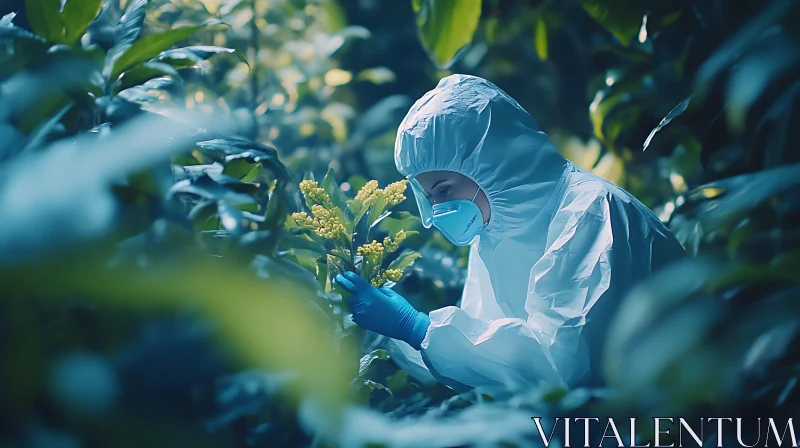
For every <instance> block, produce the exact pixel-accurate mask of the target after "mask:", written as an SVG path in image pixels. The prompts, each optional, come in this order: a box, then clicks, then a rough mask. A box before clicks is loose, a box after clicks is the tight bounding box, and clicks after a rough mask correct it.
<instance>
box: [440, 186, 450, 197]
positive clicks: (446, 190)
mask: <svg viewBox="0 0 800 448" xmlns="http://www.w3.org/2000/svg"><path fill="white" fill-rule="evenodd" d="M449 193H450V187H442V188H440V189H439V196H447V195H448V194H449Z"/></svg>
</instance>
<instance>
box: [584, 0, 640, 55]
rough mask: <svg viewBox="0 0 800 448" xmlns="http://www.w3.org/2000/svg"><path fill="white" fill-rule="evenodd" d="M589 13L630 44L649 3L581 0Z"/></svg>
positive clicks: (629, 0) (636, 0)
mask: <svg viewBox="0 0 800 448" xmlns="http://www.w3.org/2000/svg"><path fill="white" fill-rule="evenodd" d="M580 1H581V5H583V8H584V9H585V10H586V12H588V13H589V15H590V16H591V17H592V18H593V19H594V20H595V21H597V23H599V24H600V25H602V26H603V28H605V29H606V30H608V31H609V32H610V33H611V34H613V35H614V36H615V37H616V38H617V39H619V40H620V42H622V44H623V45H625V46H628V45H630V43H631V40H633V38H634V37H636V35H637V34H638V33H639V29H640V28H641V25H642V19H643V17H644V15H645V14H646V13H647V5H646V4H645V3H644V2H642V1H641V0H580Z"/></svg>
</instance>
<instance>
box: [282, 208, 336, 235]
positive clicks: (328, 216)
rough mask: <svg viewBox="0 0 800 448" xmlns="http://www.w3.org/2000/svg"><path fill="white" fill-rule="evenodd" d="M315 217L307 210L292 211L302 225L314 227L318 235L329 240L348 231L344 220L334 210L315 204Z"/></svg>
mask: <svg viewBox="0 0 800 448" xmlns="http://www.w3.org/2000/svg"><path fill="white" fill-rule="evenodd" d="M311 213H312V214H313V215H314V216H313V217H311V216H308V214H306V212H298V213H292V218H293V219H294V220H295V221H296V222H297V224H298V225H300V226H302V227H313V228H314V232H316V234H317V235H319V236H321V237H323V238H327V239H329V240H332V239H336V238H338V237H340V236H342V235H344V234H345V233H346V232H347V229H345V227H344V225H342V222H341V221H340V220H339V217H337V216H336V215H335V214H334V213H333V212H332V211H330V210H327V209H326V208H324V207H323V206H321V205H317V204H314V206H313V207H312V208H311Z"/></svg>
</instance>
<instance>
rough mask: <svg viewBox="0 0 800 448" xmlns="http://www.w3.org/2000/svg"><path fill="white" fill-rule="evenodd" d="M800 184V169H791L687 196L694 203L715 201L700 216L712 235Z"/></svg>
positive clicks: (722, 183)
mask: <svg viewBox="0 0 800 448" xmlns="http://www.w3.org/2000/svg"><path fill="white" fill-rule="evenodd" d="M799 184H800V165H798V164H795V165H789V166H784V167H781V168H775V169H772V170H767V171H761V172H758V173H754V174H744V175H741V176H736V177H731V178H728V179H723V180H720V181H717V182H712V183H710V184H706V185H703V186H702V187H699V188H697V189H695V190H692V191H691V192H689V193H688V194H687V196H689V198H690V199H692V200H694V198H697V197H702V198H711V201H709V203H708V204H706V206H705V207H704V211H703V213H702V214H701V215H700V221H701V223H702V227H703V230H705V231H710V230H713V229H716V228H719V227H721V226H723V225H725V224H727V223H730V222H732V221H735V220H737V219H740V218H741V217H743V216H744V215H745V214H746V213H748V212H749V211H750V210H752V209H754V208H755V207H756V206H758V205H759V204H761V203H763V202H764V201H766V200H769V199H771V198H774V197H776V196H779V195H781V194H783V193H785V192H787V191H791V190H792V189H797V188H798V185H799Z"/></svg>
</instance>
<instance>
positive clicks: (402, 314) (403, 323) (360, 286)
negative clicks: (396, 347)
mask: <svg viewBox="0 0 800 448" xmlns="http://www.w3.org/2000/svg"><path fill="white" fill-rule="evenodd" d="M334 280H335V281H336V283H338V284H339V285H340V286H341V287H342V288H344V289H345V290H346V291H347V292H349V293H350V294H351V296H350V297H348V298H347V302H348V304H349V305H350V309H351V310H352V311H353V322H355V323H356V324H358V325H360V326H362V327H364V328H366V329H367V330H370V331H374V332H375V333H379V334H382V335H384V336H388V337H390V338H393V339H399V340H401V341H405V342H407V343H408V344H409V345H411V346H412V347H414V348H415V349H417V350H419V349H420V344H422V340H423V339H425V334H426V333H427V331H428V327H429V326H430V318H429V317H428V315H427V314H425V313H420V312H419V311H417V310H416V309H415V308H414V307H413V306H411V304H410V303H408V301H407V300H406V299H405V298H404V297H403V296H401V295H400V294H398V293H396V292H394V291H392V290H391V289H389V288H380V289H378V288H376V287H374V286H373V285H372V284H370V283H369V282H367V281H366V280H364V279H363V278H361V276H359V275H358V274H356V273H355V272H350V271H348V272H345V273H344V274H339V275H337V276H336V277H335V278H334Z"/></svg>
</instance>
